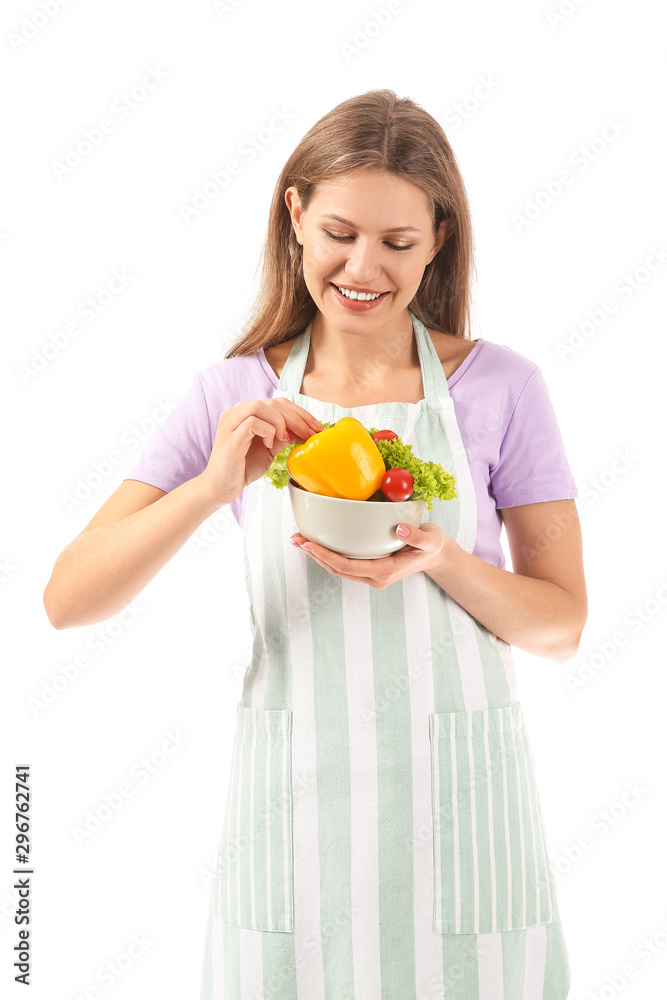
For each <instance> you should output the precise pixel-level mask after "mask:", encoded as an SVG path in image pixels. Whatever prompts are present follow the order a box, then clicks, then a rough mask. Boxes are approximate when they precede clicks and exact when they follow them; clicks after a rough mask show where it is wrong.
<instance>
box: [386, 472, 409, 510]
mask: <svg viewBox="0 0 667 1000" xmlns="http://www.w3.org/2000/svg"><path fill="white" fill-rule="evenodd" d="M414 486H415V481H414V478H413V476H412V473H410V472H408V470H407V469H387V471H386V472H385V474H384V476H383V477H382V482H381V483H380V489H381V490H382V492H383V493H384V495H385V496H386V498H387V500H394V501H396V502H399V501H401V500H407V499H408V497H410V496H412V492H413V490H414Z"/></svg>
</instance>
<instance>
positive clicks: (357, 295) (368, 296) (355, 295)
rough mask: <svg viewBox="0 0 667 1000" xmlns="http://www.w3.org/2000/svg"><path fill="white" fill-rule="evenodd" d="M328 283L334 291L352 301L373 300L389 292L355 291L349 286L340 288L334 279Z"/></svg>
mask: <svg viewBox="0 0 667 1000" xmlns="http://www.w3.org/2000/svg"><path fill="white" fill-rule="evenodd" d="M330 284H331V285H333V287H334V288H335V289H336V291H338V292H340V294H341V295H344V296H345V298H346V299H350V300H351V301H352V302H375V301H377V299H381V298H382V296H383V295H389V292H355V291H352V290H351V289H349V288H341V286H340V285H337V284H336V283H335V282H334V281H331V282H330Z"/></svg>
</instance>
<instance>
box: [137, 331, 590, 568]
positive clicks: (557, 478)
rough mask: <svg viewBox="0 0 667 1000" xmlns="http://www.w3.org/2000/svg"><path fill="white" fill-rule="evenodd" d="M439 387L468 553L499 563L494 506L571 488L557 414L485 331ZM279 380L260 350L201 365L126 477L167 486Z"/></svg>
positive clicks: (200, 463)
mask: <svg viewBox="0 0 667 1000" xmlns="http://www.w3.org/2000/svg"><path fill="white" fill-rule="evenodd" d="M447 385H448V387H449V391H450V394H451V397H452V399H453V401H454V410H455V413H456V419H457V421H458V425H459V428H460V431H461V438H462V440H463V445H464V448H465V450H466V454H467V456H468V462H469V465H470V471H471V474H472V479H473V483H474V486H475V495H476V498H477V539H476V542H475V547H474V549H473V555H476V556H479V557H480V558H481V559H484V560H486V562H489V563H492V564H493V565H495V566H500V567H501V568H503V567H504V565H505V559H504V556H503V551H502V548H501V545H500V532H501V528H502V519H501V516H500V513H499V509H500V508H502V507H516V506H519V505H520V504H526V503H536V502H539V501H544V500H563V499H569V498H574V497H577V496H578V495H579V494H578V492H577V487H576V484H575V481H574V478H573V476H572V472H571V470H570V466H569V463H568V460H567V456H566V453H565V448H564V445H563V439H562V436H561V433H560V428H559V426H558V421H557V418H556V414H555V412H554V409H553V405H552V403H551V399H550V397H549V392H548V389H547V386H546V384H545V382H544V379H543V377H542V372H541V370H540V368H538V366H537V365H536V364H534V363H533V362H532V361H530V360H529V359H528V358H526V357H524V356H523V355H522V354H519V353H518V352H517V351H515V350H513V349H512V348H511V347H506V346H505V345H503V344H495V343H493V342H491V341H488V340H484V339H483V338H480V339H479V340H478V341H477V342H476V345H475V347H474V348H473V349H472V350H471V351H470V353H469V354H468V355H467V357H466V358H465V360H464V361H463V362H462V364H461V365H459V367H458V368H457V369H456V371H455V372H454V374H453V375H452V376H451V378H449V379H447ZM277 388H278V378H277V376H276V374H275V372H274V371H273V369H272V368H271V366H270V364H269V362H268V361H267V359H266V355H265V354H264V351H263V350H262V349H261V348H260V349H259V350H257V351H255V352H254V353H252V354H249V355H245V356H244V357H235V358H222V359H221V360H219V361H216V362H215V364H212V365H209V367H208V368H202V369H200V370H199V371H197V372H196V373H195V375H194V377H193V379H192V383H191V385H190V388H189V389H188V390H187V392H186V393H185V395H184V396H183V397H182V398H181V400H180V402H179V404H178V406H177V407H176V409H174V410H173V411H172V412H171V413H170V414H169V416H168V417H167V419H166V420H165V421H164V423H163V424H161V426H160V427H159V428H158V430H157V431H156V432H155V434H154V435H153V437H152V438H151V440H150V441H149V442H148V444H147V445H146V446H145V447H144V449H143V450H142V452H141V454H140V456H139V458H138V460H137V461H136V462H135V463H134V465H133V466H132V467H131V468H130V470H129V471H128V473H127V475H126V476H125V477H124V478H125V479H138V480H140V481H141V482H144V483H149V484H150V485H151V486H157V487H159V488H160V489H162V490H165V491H167V492H169V491H170V490H173V489H175V488H176V487H177V486H180V485H181V484H182V483H184V482H186V481H187V480H188V479H192V478H193V476H197V475H199V473H200V472H202V471H203V470H204V469H205V468H206V465H207V463H208V460H209V456H210V454H211V449H212V447H213V440H214V438H215V434H216V430H217V427H218V419H219V417H220V414H221V412H222V411H223V410H226V409H229V407H231V406H234V404H235V403H237V402H238V401H239V400H242V399H247V400H250V399H267V398H271V397H272V396H273V395H274V393H275V391H276V389H277ZM245 502H246V490H244V491H243V492H242V493H241V495H240V496H239V497H238V498H237V499H236V500H234V501H233V502H232V503H231V504H230V507H231V509H232V512H233V514H234V517H235V518H236V520H237V521H238V523H239V525H240V526H241V528H242V527H243V513H244V510H245Z"/></svg>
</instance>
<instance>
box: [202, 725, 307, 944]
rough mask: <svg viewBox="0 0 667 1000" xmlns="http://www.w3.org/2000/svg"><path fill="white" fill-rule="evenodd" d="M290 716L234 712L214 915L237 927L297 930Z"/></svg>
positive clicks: (213, 900)
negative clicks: (295, 917)
mask: <svg viewBox="0 0 667 1000" xmlns="http://www.w3.org/2000/svg"><path fill="white" fill-rule="evenodd" d="M291 716H292V713H291V712H290V711H289V710H282V709H278V710H276V709H256V708H248V707H247V706H245V705H238V706H237V724H236V734H235V739H234V750H233V755H232V767H231V773H230V781H229V788H228V793H227V809H226V816H225V824H224V829H223V833H222V839H221V844H220V853H219V865H220V871H219V873H218V875H219V877H218V880H217V882H216V892H215V893H214V894H213V895H212V902H213V913H214V916H216V917H221V918H222V919H224V920H228V921H229V922H230V923H233V924H236V925H237V926H239V927H249V928H253V929H254V930H264V931H291V930H292V928H293V926H294V914H293V909H294V891H293V857H292V780H291V775H292V770H291V732H292V725H291Z"/></svg>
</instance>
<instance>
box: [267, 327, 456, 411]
mask: <svg viewBox="0 0 667 1000" xmlns="http://www.w3.org/2000/svg"><path fill="white" fill-rule="evenodd" d="M408 312H409V314H410V318H411V320H412V326H413V329H414V331H415V336H416V338H417V351H418V353H419V364H420V367H421V375H422V383H423V386H424V398H425V399H442V398H443V397H444V398H447V397H448V396H449V388H448V387H447V379H446V378H445V373H444V371H443V370H442V362H441V361H440V358H439V357H438V352H437V351H436V349H435V347H434V346H433V341H432V340H431V338H430V336H429V333H428V330H427V329H426V327H425V326H424V324H423V323H422V321H421V320H420V319H418V317H417V316H415V314H414V313H413V312H412V311H411V310H410V309H408ZM312 328H313V321H312V319H311V321H310V322H309V323H308V326H306V328H305V329H304V330H302V331H301V333H300V334H299V335H298V337H297V338H296V340H295V341H294V343H293V344H292V349H291V351H290V352H289V355H288V357H287V360H286V362H285V364H284V365H283V370H282V371H281V373H280V379H279V380H278V391H281V392H286V393H289V394H290V395H301V385H302V383H303V376H304V373H305V371H306V362H307V360H308V351H309V349H310V334H311V331H312Z"/></svg>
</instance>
